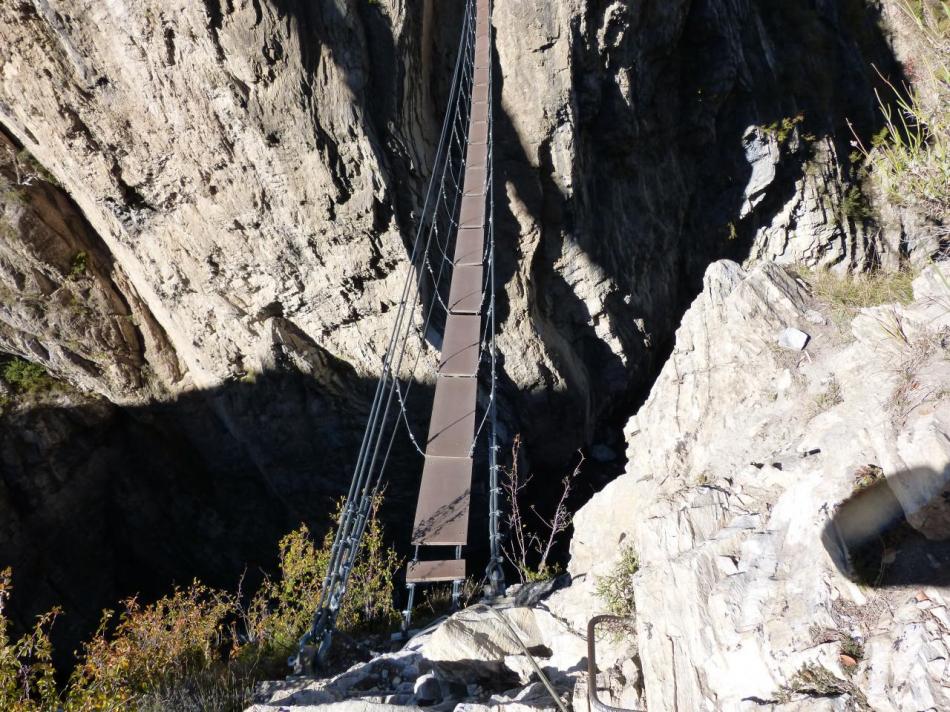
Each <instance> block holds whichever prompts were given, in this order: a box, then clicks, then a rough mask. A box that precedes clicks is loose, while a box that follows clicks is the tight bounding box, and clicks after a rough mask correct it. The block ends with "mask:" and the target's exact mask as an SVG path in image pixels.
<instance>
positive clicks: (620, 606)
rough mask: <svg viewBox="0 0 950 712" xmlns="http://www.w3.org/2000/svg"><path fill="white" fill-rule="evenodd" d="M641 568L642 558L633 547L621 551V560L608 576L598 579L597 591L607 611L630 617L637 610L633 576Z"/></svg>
mask: <svg viewBox="0 0 950 712" xmlns="http://www.w3.org/2000/svg"><path fill="white" fill-rule="evenodd" d="M639 570H640V559H639V558H638V557H637V554H636V552H635V551H634V550H633V547H630V546H626V547H624V548H623V549H622V550H621V552H620V560H619V561H618V562H617V565H616V566H615V567H614V569H613V571H611V572H610V573H609V574H607V575H606V576H601V577H599V578H598V579H597V583H596V589H595V590H596V592H597V597H598V598H599V599H600V600H601V602H602V603H603V604H604V606H605V607H606V608H607V611H608V612H610V613H611V614H613V615H615V616H623V617H629V616H632V615H633V612H634V611H635V610H636V603H635V601H634V596H633V577H634V575H635V574H636V573H637V571H639Z"/></svg>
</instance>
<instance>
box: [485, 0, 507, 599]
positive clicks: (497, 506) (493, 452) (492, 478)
mask: <svg viewBox="0 0 950 712" xmlns="http://www.w3.org/2000/svg"><path fill="white" fill-rule="evenodd" d="M488 2H489V14H490V13H491V10H492V9H493V8H492V7H491V5H492V4H493V2H492V0H488ZM493 72H494V63H493V62H491V61H489V62H488V87H489V91H488V188H487V190H488V240H487V242H488V289H487V290H486V291H487V292H488V293H489V295H490V297H489V307H488V320H487V321H488V332H489V339H490V341H489V358H490V368H491V374H490V375H491V392H490V394H489V397H488V420H489V431H488V478H489V481H488V538H489V541H488V544H489V556H490V560H489V562H488V566H487V568H486V569H485V578H486V579H487V581H488V586H489V591H490V593H491V596H493V597H496V596H500V595H502V594H503V593H504V592H505V571H504V561H503V558H502V550H501V545H502V541H501V536H502V535H501V503H500V501H499V499H500V496H501V485H500V483H499V474H500V472H499V468H500V465H499V464H498V451H499V448H500V447H501V446H500V445H499V443H498V393H497V388H498V385H497V384H498V378H497V375H498V374H497V361H498V359H497V348H496V344H495V333H496V323H495V315H496V310H497V306H498V303H497V301H496V298H495V287H496V284H497V279H496V275H495V160H494V157H495V152H494V150H493V149H494V139H495V122H494V121H493V120H492V119H493V113H494V92H493V91H491V89H492V88H493V82H492V74H493Z"/></svg>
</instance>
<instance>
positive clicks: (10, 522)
mask: <svg viewBox="0 0 950 712" xmlns="http://www.w3.org/2000/svg"><path fill="white" fill-rule="evenodd" d="M338 375H339V377H340V388H341V390H342V391H343V392H345V394H346V395H345V396H338V395H336V394H333V393H328V392H327V389H326V387H325V386H323V385H322V384H318V383H317V382H316V380H315V379H314V378H313V377H312V376H306V375H303V374H301V373H299V372H295V371H292V370H290V369H286V370H275V371H272V372H268V373H264V374H261V375H258V376H257V377H256V379H255V380H254V381H253V382H232V383H228V384H225V385H223V386H221V387H219V388H215V389H212V390H206V391H196V392H191V393H187V394H185V395H183V396H181V397H179V398H178V399H176V400H174V401H172V402H167V403H153V404H149V405H144V406H140V407H129V408H122V407H117V406H114V405H111V404H109V403H107V402H105V401H99V400H90V399H85V398H80V397H78V396H68V398H67V397H65V396H62V395H51V396H49V397H46V398H44V399H43V400H42V402H37V403H35V404H34V405H33V406H32V407H25V406H24V407H21V408H18V409H15V410H12V411H10V412H7V413H6V414H4V415H2V416H0V567H3V566H8V565H9V566H12V567H13V570H14V582H15V585H16V596H14V597H13V601H12V606H13V610H12V618H13V621H14V624H15V626H16V627H17V628H18V629H21V630H22V629H24V628H25V627H26V626H27V625H28V624H29V623H30V621H31V620H32V617H33V616H35V615H36V614H38V613H40V612H42V611H45V610H48V609H49V608H50V607H51V606H54V605H58V606H62V607H63V609H64V611H65V615H64V616H63V617H62V618H61V619H60V620H59V621H58V622H57V625H56V629H55V634H56V636H57V641H56V642H57V649H58V650H60V651H64V652H66V651H70V650H75V649H76V646H77V645H78V643H79V642H80V641H81V640H82V639H83V638H85V637H86V636H87V635H88V634H89V633H90V632H91V631H92V630H93V629H94V628H95V626H96V624H97V622H98V620H99V615H100V612H101V610H102V609H103V608H107V607H115V606H116V605H118V602H119V601H120V600H121V599H122V598H124V597H127V596H131V595H138V594H140V595H141V596H142V598H143V599H144V600H150V599H154V598H155V597H158V596H160V595H164V594H167V593H168V592H169V591H170V589H171V587H172V585H173V584H179V585H185V584H187V583H189V582H190V581H191V580H193V579H194V578H200V579H201V580H202V581H203V582H205V583H207V584H210V585H214V586H220V587H224V588H227V589H229V590H234V589H235V587H236V584H237V582H238V579H239V577H240V576H241V574H242V572H243V571H245V570H246V571H247V573H248V578H247V586H248V587H250V588H253V586H255V585H256V583H257V580H259V578H260V572H261V570H272V569H273V567H274V565H275V563H276V558H277V542H278V540H279V539H280V537H282V536H283V535H284V534H286V533H287V532H288V531H290V530H292V529H294V528H296V527H298V526H299V525H300V524H301V523H302V522H303V523H306V524H307V525H308V526H309V527H310V529H311V531H312V532H313V534H314V536H315V537H317V538H319V537H322V536H323V533H324V532H325V531H326V530H327V527H328V525H329V524H330V515H331V513H332V511H333V509H334V504H335V502H336V501H337V500H338V499H339V498H340V497H341V496H343V495H344V494H345V493H346V490H347V487H348V485H349V481H350V477H351V475H352V468H353V466H354V462H355V458H356V455H357V453H358V449H359V443H360V440H361V438H362V435H363V427H364V423H365V418H366V415H367V412H368V409H369V404H370V402H371V399H372V394H373V391H374V389H375V386H376V382H375V380H373V379H359V378H356V377H355V376H354V375H353V374H351V373H350V374H347V373H344V374H338ZM431 397H432V392H431V389H430V388H428V387H427V386H426V385H424V384H418V383H417V384H415V386H414V388H413V393H412V394H411V396H410V398H411V401H410V414H411V415H410V421H411V422H412V424H413V427H414V429H415V431H416V433H417V436H418V434H419V433H420V432H424V428H425V426H426V424H427V417H425V414H426V413H427V412H428V408H429V405H428V401H431ZM416 414H418V416H416ZM421 469H422V468H421V458H420V457H419V456H418V454H417V453H416V452H415V451H414V450H412V449H411V445H410V444H409V441H408V439H407V438H406V437H405V436H404V435H403V434H400V436H399V437H397V438H396V443H395V446H394V449H393V454H392V458H391V460H390V465H389V469H388V470H387V480H388V482H389V484H388V488H387V491H386V503H385V505H384V509H383V512H382V517H383V519H384V521H385V523H386V525H387V530H388V533H389V535H390V536H391V537H392V538H393V540H394V543H395V544H396V545H397V546H399V547H400V548H402V549H406V548H408V532H409V531H410V527H411V517H412V515H413V511H414V509H415V491H416V489H417V487H418V480H419V477H420V475H421Z"/></svg>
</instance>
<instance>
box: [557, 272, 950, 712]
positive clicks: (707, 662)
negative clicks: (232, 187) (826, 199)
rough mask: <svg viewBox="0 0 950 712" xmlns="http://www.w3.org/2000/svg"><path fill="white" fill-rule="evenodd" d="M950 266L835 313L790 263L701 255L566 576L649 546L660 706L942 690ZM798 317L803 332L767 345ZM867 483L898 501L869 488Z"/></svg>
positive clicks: (840, 702)
mask: <svg viewBox="0 0 950 712" xmlns="http://www.w3.org/2000/svg"><path fill="white" fill-rule="evenodd" d="M948 275H950V270H948V269H947V268H946V266H942V267H941V268H940V269H938V268H936V267H932V268H927V269H926V270H925V271H924V272H923V274H922V275H921V276H920V277H919V278H918V279H917V280H916V281H915V283H914V292H915V296H916V301H915V302H914V303H913V304H912V305H910V306H908V307H901V306H899V305H885V306H882V307H875V308H871V309H865V310H862V312H861V313H860V314H859V315H858V316H857V317H856V318H855V319H854V320H853V322H850V323H843V324H841V325H840V326H839V325H838V324H836V323H835V322H834V320H833V319H834V317H833V316H832V315H831V314H830V313H829V312H828V311H827V310H826V309H825V307H823V306H822V305H821V304H819V303H816V301H815V299H814V298H813V297H811V296H810V295H809V292H808V288H807V285H806V284H805V283H804V282H803V281H802V280H800V279H797V278H796V277H795V276H794V275H793V274H791V273H789V272H786V271H784V270H782V269H781V268H778V267H775V266H772V265H765V266H762V267H759V268H756V269H754V270H753V271H751V272H748V273H747V272H744V271H743V270H742V269H740V268H739V267H738V266H737V265H735V264H733V263H729V262H719V263H716V264H714V265H712V266H711V267H710V269H709V271H708V272H707V275H706V279H705V287H704V290H703V294H702V295H701V296H700V297H699V298H698V299H697V301H696V302H695V303H694V305H693V306H692V307H691V309H690V311H689V312H687V314H686V316H685V317H684V319H683V324H682V326H681V327H680V329H679V330H678V332H677V340H676V347H675V349H674V351H673V354H672V356H671V357H670V361H669V362H668V363H667V364H666V366H665V367H664V369H663V372H662V373H661V375H660V378H659V380H658V381H657V383H656V384H655V386H654V388H653V390H652V391H651V394H650V398H649V400H648V401H647V403H646V404H645V405H644V406H643V408H642V409H641V410H640V411H639V412H638V413H637V415H636V416H635V417H634V418H633V419H631V421H630V423H629V424H628V426H627V431H626V432H627V435H628V438H629V449H628V457H629V462H628V466H627V474H626V475H624V476H623V477H621V478H620V479H618V480H617V481H615V482H613V483H611V484H610V485H608V486H607V487H606V488H605V489H604V490H603V491H602V492H600V493H599V494H597V495H596V496H595V497H594V498H593V500H591V502H590V503H589V504H588V505H587V506H586V507H584V508H583V509H582V510H581V511H580V512H579V513H578V515H577V517H576V519H575V527H576V530H575V535H574V538H573V541H572V559H571V567H570V568H571V571H572V573H573V574H574V575H575V577H580V576H581V575H586V577H587V579H588V580H590V579H591V578H593V579H596V578H597V576H598V575H602V574H603V573H604V572H606V571H608V570H609V569H610V567H611V566H612V564H611V563H610V562H605V561H604V551H605V549H606V548H611V547H612V548H615V549H618V550H619V549H621V548H623V547H632V549H633V550H634V551H635V552H636V554H637V556H638V557H639V561H640V571H639V573H638V574H637V575H636V576H635V577H634V579H633V591H634V599H635V604H636V610H637V624H636V644H637V648H638V651H639V660H640V661H641V665H642V679H643V685H644V688H645V702H646V705H647V708H648V709H650V710H666V709H671V710H672V709H697V710H699V709H709V710H713V709H746V708H748V709H752V708H754V707H756V706H759V705H764V704H767V703H770V701H771V702H775V701H778V700H787V702H786V705H785V706H783V707H782V709H815V707H813V705H814V704H815V701H814V699H813V697H814V696H815V695H817V696H819V697H825V698H827V702H828V709H849V708H853V707H857V708H861V709H867V708H868V706H870V707H869V708H870V709H875V710H923V709H942V708H944V707H946V706H947V705H948V704H950V698H948V697H947V692H946V689H947V688H946V680H947V674H948V668H947V664H948V647H947V646H948V645H950V628H947V626H946V620H947V608H946V606H947V603H948V602H950V588H948V584H950V579H948V576H947V569H946V566H947V564H948V555H950V546H948V542H947V529H946V526H947V516H948V512H947V509H946V507H945V497H946V493H947V491H948V487H950V466H948V462H950V393H948V390H947V384H948V383H950V360H948V355H950V354H948V349H950V309H948V307H950V279H948ZM790 326H791V327H797V328H799V329H801V330H803V331H805V332H807V333H808V334H809V335H810V337H811V338H810V340H809V342H808V345H807V347H806V348H805V350H804V351H801V352H799V351H789V350H785V349H782V348H780V347H779V346H778V345H777V343H776V337H777V335H778V334H779V332H780V331H781V330H782V329H784V328H786V327H790ZM867 487H870V488H871V489H872V490H879V491H880V492H883V493H885V494H887V496H888V497H889V498H890V499H891V500H893V499H896V501H897V502H898V503H899V504H898V505H897V506H896V507H893V508H891V509H888V508H886V507H881V506H879V505H878V504H877V503H872V504H869V505H866V506H863V507H862V506H861V502H862V498H864V497H868V496H870V495H869V494H868V491H867V490H865V489H864V488H867ZM874 496H877V495H874ZM855 501H856V502H857V503H858V506H859V512H858V514H857V515H856V516H857V518H858V519H860V520H861V524H860V525H855V524H853V523H851V522H848V521H841V520H842V518H845V520H847V518H848V517H852V518H854V517H855V515H854V513H853V512H850V513H849V509H852V510H853V508H854V506H855V505H854V502H855ZM895 512H896V517H895V516H894V513H895ZM895 519H896V520H900V521H894V520H895ZM855 526H857V527H858V529H860V530H861V531H860V535H858V534H857V533H855V531H856V530H855ZM836 529H837V530H839V531H840V530H843V529H850V530H851V532H852V533H851V534H849V535H847V536H845V537H844V538H843V539H842V537H841V536H840V535H838V534H835V531H836ZM844 540H846V541H844ZM605 542H609V544H605ZM589 593H590V595H592V596H593V595H594V594H593V592H592V590H591V591H589ZM855 642H856V643H857V644H858V648H859V649H862V648H863V657H862V656H861V655H858V656H857V659H855V656H854V654H852V655H850V656H849V657H848V658H845V657H842V655H845V654H847V650H848V646H849V645H850V644H851V643H855ZM808 666H812V669H820V670H821V671H822V674H825V675H827V676H828V680H830V681H833V684H828V685H826V687H825V688H824V689H817V690H816V689H814V687H812V688H809V687H807V685H806V684H805V681H804V680H803V679H802V678H803V675H807V669H808ZM803 671H804V672H803ZM796 685H798V686H799V687H802V688H803V689H805V690H806V692H810V693H811V694H812V695H813V697H812V698H810V697H806V696H803V695H802V694H798V693H796V692H795V690H796ZM783 687H784V688H787V689H785V690H784V691H783Z"/></svg>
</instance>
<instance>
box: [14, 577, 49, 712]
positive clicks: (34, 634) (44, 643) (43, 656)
mask: <svg viewBox="0 0 950 712" xmlns="http://www.w3.org/2000/svg"><path fill="white" fill-rule="evenodd" d="M12 589H13V583H12V573H11V571H10V569H9V568H7V569H4V570H3V571H0V709H2V710H5V711H9V712H32V711H33V710H41V709H42V710H54V709H56V708H57V706H58V703H59V693H58V690H57V688H56V680H55V670H54V669H53V662H52V658H53V646H52V644H51V643H50V639H49V631H50V628H52V626H53V621H54V620H55V619H56V616H57V614H58V611H55V610H54V611H51V612H50V613H47V614H45V615H43V616H40V617H39V618H38V619H37V621H36V624H35V625H34V626H33V630H31V631H30V632H29V633H27V634H25V635H24V636H23V637H22V638H20V639H19V640H15V641H14V640H11V639H10V636H9V621H8V620H7V618H6V616H5V613H4V609H5V607H6V605H7V602H8V601H9V599H10V593H11V591H12Z"/></svg>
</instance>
